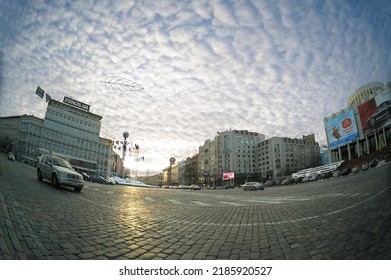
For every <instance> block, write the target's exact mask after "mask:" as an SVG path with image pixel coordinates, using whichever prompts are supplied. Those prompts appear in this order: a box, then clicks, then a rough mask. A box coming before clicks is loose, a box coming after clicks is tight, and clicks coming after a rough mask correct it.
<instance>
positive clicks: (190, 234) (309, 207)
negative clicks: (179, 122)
mask: <svg viewBox="0 0 391 280" xmlns="http://www.w3.org/2000/svg"><path fill="white" fill-rule="evenodd" d="M0 158H1V159H0V164H1V166H2V167H1V170H2V172H1V174H0V209H1V212H0V259H40V260H43V259H72V260H77V259H154V260H160V259H170V260H182V259H184V260H198V259H200V260H209V259H275V260H276V259H277V260H281V259H299V260H307V259H336V260H341V259H391V202H390V201H391V200H390V199H391V180H390V177H391V175H390V174H391V172H390V169H391V165H390V164H388V165H385V166H381V167H378V168H375V169H372V170H368V171H366V172H363V173H360V174H356V175H352V176H347V177H344V178H340V179H331V180H325V181H320V182H315V183H306V184H300V185H293V186H286V187H272V188H266V189H265V190H264V191H255V192H244V191H242V190H241V189H233V190H202V191H188V190H169V189H148V188H137V187H129V186H106V185H99V184H94V183H89V182H87V183H86V187H85V188H84V189H83V190H82V191H81V192H80V193H76V192H74V191H73V190H71V189H65V188H54V187H52V186H51V185H50V184H49V183H48V182H43V183H42V182H38V181H37V179H36V174H35V169H34V168H33V167H30V166H27V165H25V164H22V163H20V162H12V161H7V159H6V158H5V157H4V156H0Z"/></svg>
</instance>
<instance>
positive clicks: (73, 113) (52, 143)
mask: <svg viewBox="0 0 391 280" xmlns="http://www.w3.org/2000/svg"><path fill="white" fill-rule="evenodd" d="M101 120H102V117H101V116H99V115H96V114H93V113H91V112H89V105H86V104H83V103H81V102H78V101H75V100H73V99H70V98H67V97H65V98H64V102H59V101H56V100H54V99H51V100H49V102H48V106H47V109H46V114H45V119H44V121H43V127H42V133H41V139H40V144H39V146H40V154H41V153H50V152H52V153H56V154H59V155H61V156H63V157H66V158H67V159H68V160H70V161H71V164H72V165H73V167H74V168H75V169H77V170H81V171H84V172H87V173H90V174H91V173H93V174H95V173H97V172H98V158H99V156H101V154H99V153H97V151H98V148H99V147H98V145H99V133H100V127H101Z"/></svg>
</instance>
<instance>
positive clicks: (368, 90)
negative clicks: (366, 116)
mask: <svg viewBox="0 0 391 280" xmlns="http://www.w3.org/2000/svg"><path fill="white" fill-rule="evenodd" d="M383 89H384V84H383V83H382V82H371V83H368V84H365V85H363V86H362V87H360V88H359V89H357V90H355V91H354V92H353V93H352V94H351V95H350V96H349V97H348V102H347V104H348V107H349V106H351V105H353V104H357V103H361V101H363V100H365V99H367V97H369V96H371V95H372V94H374V93H375V92H377V91H378V90H383Z"/></svg>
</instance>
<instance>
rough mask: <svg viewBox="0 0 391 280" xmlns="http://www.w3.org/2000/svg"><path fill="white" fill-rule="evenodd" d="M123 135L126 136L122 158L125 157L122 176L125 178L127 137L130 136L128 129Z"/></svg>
mask: <svg viewBox="0 0 391 280" xmlns="http://www.w3.org/2000/svg"><path fill="white" fill-rule="evenodd" d="M122 136H123V137H124V144H123V147H122V152H123V153H122V158H123V163H124V164H123V168H122V177H123V178H124V179H125V156H126V144H127V142H126V139H127V138H128V137H129V133H128V132H127V131H125V132H124V133H122Z"/></svg>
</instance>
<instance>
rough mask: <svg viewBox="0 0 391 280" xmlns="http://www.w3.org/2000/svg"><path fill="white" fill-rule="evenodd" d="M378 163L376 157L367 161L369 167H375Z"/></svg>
mask: <svg viewBox="0 0 391 280" xmlns="http://www.w3.org/2000/svg"><path fill="white" fill-rule="evenodd" d="M378 163H379V160H378V159H377V158H375V159H373V160H371V162H370V163H369V167H370V168H373V167H376V166H377V164H378Z"/></svg>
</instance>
